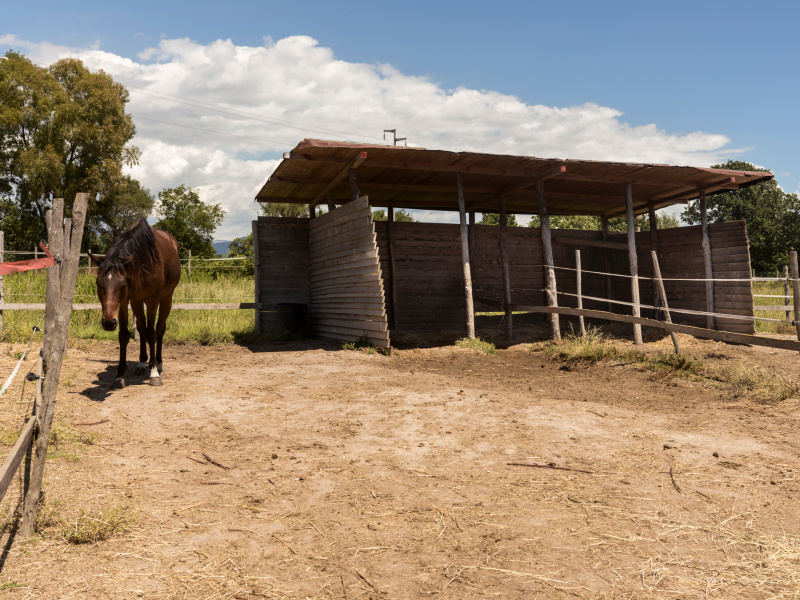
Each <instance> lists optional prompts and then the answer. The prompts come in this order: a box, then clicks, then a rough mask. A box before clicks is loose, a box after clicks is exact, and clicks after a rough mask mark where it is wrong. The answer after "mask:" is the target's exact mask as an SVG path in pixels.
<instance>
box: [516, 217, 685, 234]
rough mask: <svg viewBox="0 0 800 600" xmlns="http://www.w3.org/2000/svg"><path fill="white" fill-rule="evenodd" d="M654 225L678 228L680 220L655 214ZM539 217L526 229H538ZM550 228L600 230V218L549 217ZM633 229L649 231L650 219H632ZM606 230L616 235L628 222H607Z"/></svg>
mask: <svg viewBox="0 0 800 600" xmlns="http://www.w3.org/2000/svg"><path fill="white" fill-rule="evenodd" d="M656 225H657V227H658V228H659V229H671V228H673V227H679V226H680V220H679V219H678V217H676V216H675V215H671V214H669V213H660V214H659V213H656ZM538 226H539V217H538V215H534V216H532V217H531V220H530V221H528V227H538ZM550 227H551V228H552V229H580V230H584V231H592V230H599V229H600V217H593V216H590V215H551V216H550ZM634 227H638V228H639V229H640V230H641V231H650V217H649V216H648V215H639V216H638V217H636V218H635V219H634ZM608 230H609V231H611V232H616V233H623V232H626V231H628V220H627V219H626V218H624V217H616V218H613V219H609V220H608Z"/></svg>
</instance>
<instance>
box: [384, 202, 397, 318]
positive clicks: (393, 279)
mask: <svg viewBox="0 0 800 600" xmlns="http://www.w3.org/2000/svg"><path fill="white" fill-rule="evenodd" d="M386 242H387V246H388V248H389V285H391V286H392V295H391V296H390V297H389V301H390V302H391V305H390V306H391V310H392V322H391V327H392V329H397V269H396V268H395V264H394V208H392V207H391V206H389V207H387V208H386Z"/></svg>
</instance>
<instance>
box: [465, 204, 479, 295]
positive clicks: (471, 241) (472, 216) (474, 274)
mask: <svg viewBox="0 0 800 600" xmlns="http://www.w3.org/2000/svg"><path fill="white" fill-rule="evenodd" d="M467 230H468V233H469V236H468V237H469V258H470V272H471V275H472V288H473V289H475V288H477V287H478V265H477V263H476V262H473V261H474V259H475V257H476V256H477V251H476V250H475V211H474V210H471V211H469V225H468V227H467Z"/></svg>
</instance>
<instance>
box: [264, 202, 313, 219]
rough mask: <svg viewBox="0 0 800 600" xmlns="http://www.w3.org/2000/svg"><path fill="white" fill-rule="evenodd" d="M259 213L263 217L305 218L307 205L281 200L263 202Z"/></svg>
mask: <svg viewBox="0 0 800 600" xmlns="http://www.w3.org/2000/svg"><path fill="white" fill-rule="evenodd" d="M261 214H262V215H264V216H265V217H292V218H295V219H297V218H307V217H308V205H306V204H289V203H283V202H264V203H263V204H262V205H261Z"/></svg>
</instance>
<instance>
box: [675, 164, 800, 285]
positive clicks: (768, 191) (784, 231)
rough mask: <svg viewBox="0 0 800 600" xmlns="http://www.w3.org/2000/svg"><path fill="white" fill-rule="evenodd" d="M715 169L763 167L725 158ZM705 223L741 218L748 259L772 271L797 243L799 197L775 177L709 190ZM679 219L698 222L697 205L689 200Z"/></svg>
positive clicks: (759, 268) (799, 233) (756, 266)
mask: <svg viewBox="0 0 800 600" xmlns="http://www.w3.org/2000/svg"><path fill="white" fill-rule="evenodd" d="M713 168H716V169H732V170H737V171H764V170H765V169H760V168H758V167H756V166H755V165H752V164H750V163H747V162H741V161H735V160H729V161H728V162H726V163H725V164H722V165H714V167H713ZM706 206H707V209H708V221H709V223H722V222H725V221H738V220H744V221H746V222H747V237H748V239H749V241H750V260H751V262H752V265H753V268H754V269H755V270H756V271H774V270H775V269H780V268H782V267H783V265H786V264H788V261H789V251H791V250H796V249H798V245H799V244H800V200H799V199H798V197H797V194H787V193H786V192H784V191H783V190H782V189H781V188H780V187H779V186H778V184H777V182H775V180H771V181H766V182H763V183H758V184H756V185H751V186H750V187H747V188H744V189H741V190H735V191H729V192H719V193H714V194H709V195H708V196H707V197H706ZM681 217H682V219H683V220H684V221H686V222H687V223H690V224H693V225H696V224H699V223H700V207H699V205H698V202H697V201H695V202H692V203H691V204H689V206H687V207H686V209H685V210H684V212H683V214H682V215H681Z"/></svg>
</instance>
